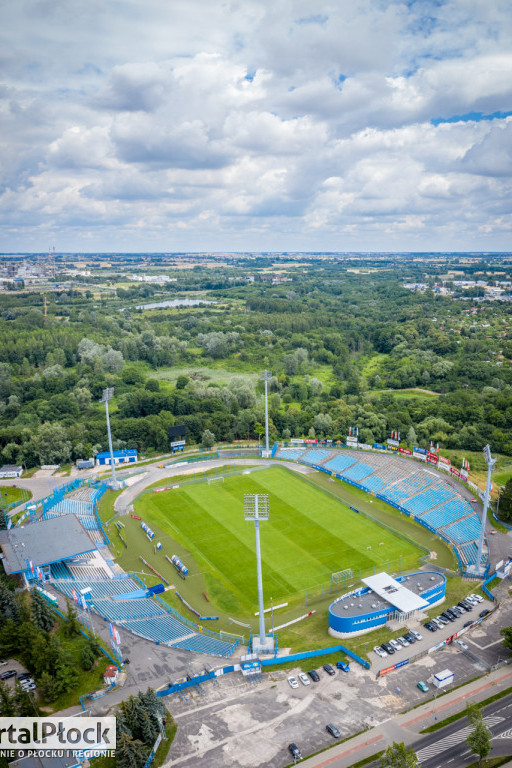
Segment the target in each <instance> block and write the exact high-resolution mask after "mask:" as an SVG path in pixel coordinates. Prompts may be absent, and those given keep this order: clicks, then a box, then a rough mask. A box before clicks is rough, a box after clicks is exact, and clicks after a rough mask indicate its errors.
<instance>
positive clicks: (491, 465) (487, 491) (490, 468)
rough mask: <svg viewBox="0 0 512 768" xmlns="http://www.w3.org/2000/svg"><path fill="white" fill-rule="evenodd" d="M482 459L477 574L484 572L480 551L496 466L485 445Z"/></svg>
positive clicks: (482, 544) (488, 448)
mask: <svg viewBox="0 0 512 768" xmlns="http://www.w3.org/2000/svg"><path fill="white" fill-rule="evenodd" d="M484 458H485V463H486V464H487V485H486V486H485V496H484V504H483V510H482V525H481V529H480V538H479V540H478V554H477V556H476V570H477V571H478V572H480V571H483V570H484V567H483V563H482V550H483V547H484V536H485V521H486V520H487V510H488V509H489V502H490V500H491V487H492V482H491V474H492V471H493V469H494V465H495V464H496V459H493V458H492V456H491V448H490V446H489V445H486V446H485V448H484Z"/></svg>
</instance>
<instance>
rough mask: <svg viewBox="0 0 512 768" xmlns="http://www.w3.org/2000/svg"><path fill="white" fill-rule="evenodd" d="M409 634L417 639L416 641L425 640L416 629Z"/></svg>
mask: <svg viewBox="0 0 512 768" xmlns="http://www.w3.org/2000/svg"><path fill="white" fill-rule="evenodd" d="M409 634H410V635H412V636H413V637H415V638H416V640H423V635H420V633H419V632H418V631H417V630H416V629H410V630H409Z"/></svg>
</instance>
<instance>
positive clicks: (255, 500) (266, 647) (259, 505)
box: [244, 493, 274, 652]
mask: <svg viewBox="0 0 512 768" xmlns="http://www.w3.org/2000/svg"><path fill="white" fill-rule="evenodd" d="M244 517H245V519H246V520H254V529H255V531H256V568H257V573H258V610H259V625H260V634H259V638H258V639H257V641H256V638H255V639H253V648H254V647H255V646H256V648H255V650H257V651H263V652H270V651H272V649H273V647H274V638H273V636H272V637H265V614H264V612H263V580H262V577H261V547H260V520H268V494H267V493H246V494H244Z"/></svg>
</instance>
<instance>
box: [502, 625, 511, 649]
mask: <svg viewBox="0 0 512 768" xmlns="http://www.w3.org/2000/svg"><path fill="white" fill-rule="evenodd" d="M500 632H501V634H502V635H503V647H504V648H509V649H510V650H511V651H512V627H504V629H502V630H500Z"/></svg>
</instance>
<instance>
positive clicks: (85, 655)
mask: <svg viewBox="0 0 512 768" xmlns="http://www.w3.org/2000/svg"><path fill="white" fill-rule="evenodd" d="M94 660H95V656H94V653H93V652H92V650H91V646H90V645H89V644H88V643H87V644H86V645H84V647H83V648H82V653H81V654H80V664H81V665H82V669H85V671H86V672H88V671H89V670H90V669H92V667H93V665H94Z"/></svg>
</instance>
